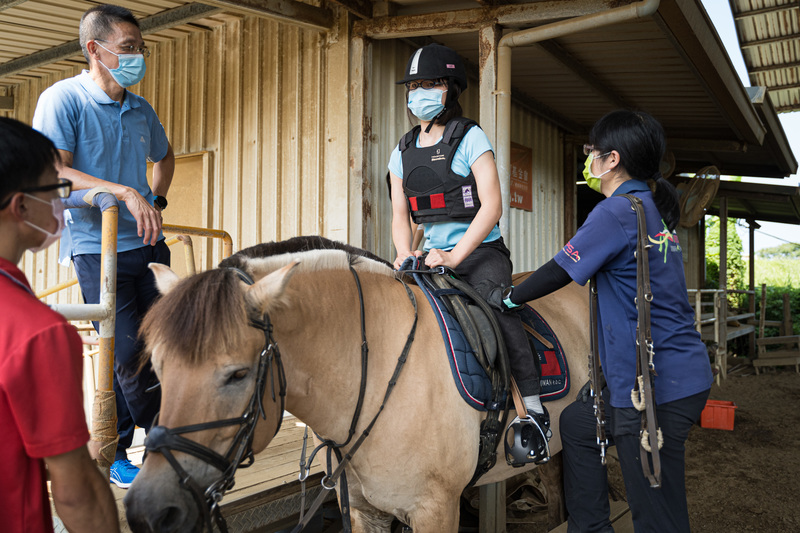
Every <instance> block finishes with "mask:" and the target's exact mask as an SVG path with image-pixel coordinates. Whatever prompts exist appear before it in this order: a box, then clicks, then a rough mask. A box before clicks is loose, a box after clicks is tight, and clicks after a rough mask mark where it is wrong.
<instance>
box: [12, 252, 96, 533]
mask: <svg viewBox="0 0 800 533" xmlns="http://www.w3.org/2000/svg"><path fill="white" fill-rule="evenodd" d="M0 270H2V272H0V461H2V466H0V524H2V527H0V529H2V530H3V531H4V532H6V533H17V532H19V533H39V532H48V533H52V531H53V523H52V518H51V516H50V502H49V500H48V496H47V484H46V482H45V479H46V478H45V464H44V460H43V458H44V457H51V456H55V455H60V454H62V453H66V452H70V451H72V450H75V449H77V448H80V447H81V446H84V445H85V444H86V442H87V441H88V440H89V431H88V429H87V427H86V419H85V415H84V411H83V390H82V388H81V383H82V376H83V361H82V357H83V355H82V346H81V339H80V337H79V336H78V334H77V332H76V331H75V328H73V327H72V326H70V325H69V324H68V323H67V321H66V320H64V317H63V316H61V315H60V314H58V313H56V312H55V311H52V310H51V309H50V308H49V307H47V306H46V305H45V304H43V303H42V302H40V301H39V300H38V299H36V297H35V296H34V295H33V294H32V293H31V292H29V289H30V285H29V284H28V280H27V279H26V278H25V275H24V274H23V273H22V271H20V270H19V268H17V267H16V265H14V264H12V263H11V262H9V261H7V260H5V259H3V258H0ZM9 276H10V277H13V278H14V280H12V279H11V278H10V277H9Z"/></svg>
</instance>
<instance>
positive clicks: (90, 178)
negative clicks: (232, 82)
mask: <svg viewBox="0 0 800 533" xmlns="http://www.w3.org/2000/svg"><path fill="white" fill-rule="evenodd" d="M80 43H81V47H82V49H83V54H84V56H85V57H86V60H87V61H88V63H89V70H88V71H87V70H84V71H83V72H82V73H81V74H79V75H77V76H75V77H73V78H69V79H66V80H62V81H60V82H58V83H56V84H55V85H53V86H52V87H50V88H49V89H47V90H46V91H45V92H44V93H42V95H41V97H40V98H39V102H38V104H37V106H36V112H35V114H34V117H33V126H34V128H36V129H37V130H39V131H41V132H42V133H44V134H45V135H47V136H48V137H49V138H50V139H51V140H52V141H53V143H54V144H55V146H56V148H57V149H58V151H59V153H60V155H61V160H62V162H63V168H61V169H60V175H61V176H62V177H64V178H67V179H69V180H71V181H72V182H73V184H74V188H76V189H89V188H92V187H96V186H104V187H107V188H108V189H109V190H110V191H111V192H112V193H113V194H114V195H115V196H116V197H117V198H118V199H119V200H120V213H119V231H118V246H117V251H118V256H117V268H118V272H117V317H116V318H117V320H116V331H115V353H114V355H115V363H114V374H115V376H114V377H115V379H114V389H115V391H116V397H117V430H118V432H119V435H120V440H119V444H118V446H117V453H116V457H115V461H114V463H113V465H112V467H111V482H112V483H115V484H116V485H117V486H119V487H122V488H127V487H129V486H130V484H131V482H132V481H133V478H134V477H135V476H136V474H137V473H138V468H137V467H135V466H134V465H132V464H131V462H130V461H129V460H128V457H127V449H128V447H129V446H130V445H131V443H132V440H133V431H134V429H135V427H136V426H137V425H138V426H140V427H143V428H145V429H146V430H147V429H149V428H150V426H151V424H152V422H153V418H154V417H155V415H156V413H157V412H158V408H159V404H160V402H161V398H160V393H159V391H158V390H157V389H156V390H150V391H148V389H149V388H151V387H152V386H153V385H155V384H156V383H157V379H156V377H155V374H154V373H153V370H152V368H151V367H150V366H149V365H148V366H147V367H146V368H145V369H144V370H143V371H142V372H141V373H138V364H139V359H138V354H139V352H140V350H141V344H140V342H139V340H138V338H137V333H138V327H139V322H140V319H141V317H142V315H143V314H144V313H145V311H147V309H148V308H149V307H150V304H151V302H152V301H153V299H154V298H155V297H156V295H157V289H156V287H155V282H154V279H153V276H152V274H151V272H150V270H149V269H148V268H147V264H148V263H151V262H157V263H164V264H169V249H168V248H167V246H166V244H165V243H164V236H163V235H162V233H161V210H163V209H164V208H165V207H166V206H167V202H166V195H167V191H168V190H169V186H170V182H171V181H172V174H173V171H174V168H175V156H174V154H173V152H172V148H171V147H170V144H169V141H168V140H167V136H166V133H165V132H164V128H163V126H162V125H161V122H160V121H159V119H158V117H157V116H156V113H155V111H153V108H152V107H151V106H150V104H148V103H147V101H146V100H145V99H144V98H142V97H140V96H137V95H135V94H133V93H132V92H130V91H128V90H127V87H129V86H131V85H134V84H136V83H138V82H139V81H141V79H142V77H143V76H144V72H145V63H144V58H145V57H146V56H149V55H150V52H149V50H148V49H147V47H146V46H145V45H144V41H143V40H142V34H141V31H140V29H139V23H138V21H137V20H136V18H135V17H134V16H133V14H132V13H131V12H130V11H129V10H127V9H125V8H122V7H118V6H111V5H101V6H97V7H93V8H92V9H89V10H88V11H87V12H86V13H84V15H83V17H82V18H81V24H80ZM148 160H150V161H154V162H155V165H154V168H153V187H152V189H151V188H150V186H149V185H148V183H147V175H146V173H147V161H148ZM70 215H71V217H69V218H68V226H67V227H68V230H69V235H70V237H71V243H69V244H70V249H69V254H70V255H71V257H72V261H73V264H74V266H75V271H76V273H77V275H78V280H79V282H80V286H81V291H82V292H83V296H84V299H85V301H86V302H87V303H97V302H99V298H100V240H101V214H100V212H99V210H97V209H73V210H71V212H70ZM65 241H66V240H65ZM65 244H67V243H66V242H64V243H62V248H65V246H64V245H65ZM95 327H97V323H95Z"/></svg>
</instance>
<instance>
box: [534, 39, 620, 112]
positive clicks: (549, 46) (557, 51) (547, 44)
mask: <svg viewBox="0 0 800 533" xmlns="http://www.w3.org/2000/svg"><path fill="white" fill-rule="evenodd" d="M537 44H538V45H539V47H540V48H542V49H544V51H545V52H547V53H548V54H550V55H551V56H552V57H553V58H555V59H556V60H557V61H558V62H559V63H561V64H562V65H564V66H565V67H567V68H568V69H569V70H571V71H572V72H574V73H575V74H576V75H577V76H578V77H579V78H580V79H582V80H583V81H584V82H585V83H586V84H587V85H589V86H590V87H591V88H592V89H594V91H595V92H596V93H598V94H599V95H601V96H602V97H603V98H605V99H606V100H608V101H609V102H611V103H612V104H613V105H614V107H620V108H628V107H631V106H630V104H629V103H628V102H626V101H625V99H624V98H622V97H621V96H619V93H618V92H617V91H614V90H613V89H612V88H611V87H609V86H608V85H606V83H605V82H603V81H602V80H600V79H599V78H598V77H597V75H596V74H595V73H594V72H592V71H591V70H589V69H588V68H587V67H586V66H585V65H584V64H583V63H581V62H580V61H578V60H577V59H575V57H574V56H573V55H572V54H570V53H569V52H567V51H566V50H565V49H564V47H562V46H561V45H560V44H558V42H556V41H555V40H550V41H541V42H539V43H537Z"/></svg>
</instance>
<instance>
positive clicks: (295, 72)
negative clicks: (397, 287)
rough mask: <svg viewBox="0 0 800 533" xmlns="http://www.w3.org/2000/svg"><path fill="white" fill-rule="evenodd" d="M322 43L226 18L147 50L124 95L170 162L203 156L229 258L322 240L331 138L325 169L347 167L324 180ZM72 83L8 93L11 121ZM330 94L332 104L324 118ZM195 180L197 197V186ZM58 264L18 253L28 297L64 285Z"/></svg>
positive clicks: (251, 20)
mask: <svg viewBox="0 0 800 533" xmlns="http://www.w3.org/2000/svg"><path fill="white" fill-rule="evenodd" d="M321 39H322V37H321V36H320V34H319V33H317V32H315V31H307V30H302V29H299V28H297V27H294V26H290V25H284V24H280V23H276V22H271V21H268V20H265V19H261V18H255V17H246V18H238V17H232V18H231V21H230V22H228V23H227V24H225V25H222V26H219V27H217V28H215V29H214V30H213V31H207V32H197V33H193V34H190V35H188V36H184V37H181V38H178V39H177V40H175V41H163V42H158V43H153V44H152V45H151V49H152V50H153V54H152V56H151V57H150V58H149V59H148V60H147V66H148V73H147V76H145V79H144V80H143V81H142V83H141V84H139V85H138V86H135V87H132V90H133V91H134V92H136V93H137V94H141V95H142V96H144V97H145V98H146V99H147V100H148V101H149V102H150V103H151V104H152V105H153V107H154V108H155V110H156V112H157V113H158V115H159V118H160V119H161V121H162V123H163V124H164V127H165V128H166V131H167V135H168V137H169V139H170V142H171V143H172V145H173V148H174V151H175V153H176V154H177V155H180V154H188V153H197V152H203V151H208V152H209V153H210V154H211V156H212V157H211V164H210V174H211V176H210V177H209V178H210V179H209V180H208V181H209V187H208V191H206V193H205V194H208V195H209V196H210V201H209V202H208V205H209V206H210V210H209V211H210V212H209V213H207V219H206V220H207V226H208V227H212V228H218V229H223V230H225V231H227V232H228V233H230V234H231V236H232V238H233V242H234V250H239V249H241V248H244V247H247V246H251V245H253V244H256V243H259V242H264V241H270V240H278V239H286V238H289V237H292V236H296V235H301V234H322V235H326V228H327V227H328V225H326V220H325V200H324V198H323V191H324V188H325V187H329V188H330V189H331V190H337V189H341V190H344V191H345V194H347V191H348V167H347V158H346V154H347V138H346V137H345V138H341V137H340V138H337V139H329V142H328V143H327V144H328V146H326V148H328V149H329V152H331V153H332V154H334V155H332V156H331V158H332V159H333V160H334V161H336V160H337V157H338V156H336V155H335V154H341V153H342V152H343V153H344V154H345V156H344V157H343V158H342V157H338V160H340V161H341V162H342V164H340V165H339V167H338V168H336V169H335V170H334V171H332V172H331V171H329V172H328V175H327V176H323V170H322V169H323V158H324V154H323V146H322V144H323V143H322V139H323V135H324V132H325V121H326V120H327V121H334V122H335V121H344V123H346V122H347V106H346V105H342V104H343V101H342V100H344V101H346V98H347V86H346V84H345V85H344V86H341V87H338V88H336V87H334V88H330V87H327V86H326V85H327V84H326V77H325V75H324V72H325V65H324V62H325V57H326V50H329V49H330V46H328V47H326V46H323V43H322V42H321ZM342 46H345V47H346V46H347V44H346V40H345V41H344V43H343V45H342ZM79 72H80V69H75V70H74V71H67V72H64V73H63V75H53V76H51V77H48V78H43V79H39V80H32V81H30V82H27V83H25V84H21V85H19V86H17V87H16V88H15V91H14V96H15V102H16V105H15V112H14V113H13V114H11V113H9V114H10V115H12V116H15V117H16V118H18V119H19V120H22V121H24V122H27V123H30V122H31V119H32V117H33V112H34V109H35V106H36V102H37V100H38V97H39V95H40V94H41V92H42V91H43V90H44V89H46V88H47V87H49V86H50V85H52V84H53V83H55V82H56V81H58V80H59V79H62V78H66V77H69V76H72V75H75V74H77V73H79ZM336 91H339V93H340V98H339V99H338V100H337V101H335V102H333V103H332V104H333V105H331V106H329V107H326V99H327V97H329V95H330V94H334V95H336V94H337V93H336ZM334 129H335V128H334ZM345 131H346V130H345ZM197 179H198V187H199V186H200V185H201V184H202V183H203V180H202V177H200V176H198V178H197ZM332 196H333V197H334V198H335V195H332ZM346 209H347V206H346V205H341V206H339V207H338V208H336V207H335V206H331V207H330V208H329V211H330V212H331V213H332V217H331V218H332V219H333V222H332V223H331V224H330V225H331V226H334V225H336V220H337V219H338V218H341V217H340V215H337V214H336V212H337V211H341V210H345V211H346ZM167 214H168V213H165V215H167ZM170 222H171V223H177V224H180V223H181V222H180V221H170ZM347 231H348V228H347V227H346V226H345V227H344V228H343V229H339V230H338V231H337V230H334V229H332V230H331V233H333V235H331V234H329V233H328V234H327V235H328V236H331V237H333V238H338V239H340V240H347ZM217 243H218V241H217ZM213 250H214V252H213V253H212V254H211V257H209V258H208V264H206V265H198V267H199V268H205V267H209V266H213V265H214V264H216V263H217V262H218V261H219V260H220V259H221V243H218V244H217V245H216V246H213ZM56 257H57V249H56V246H53V247H52V248H51V249H50V250H48V251H47V252H44V253H40V254H38V255H36V256H34V255H32V254H28V253H26V254H25V257H24V259H23V262H22V265H21V266H22V267H23V270H24V271H25V273H26V275H27V276H28V278H29V279H30V280H31V281H32V283H33V284H34V288H35V289H36V290H41V289H43V288H45V287H49V286H52V285H54V284H55V283H58V282H61V281H64V280H65V279H68V278H70V277H72V273H71V268H70V269H69V270H68V269H65V268H63V267H57V266H56V262H55V259H56ZM78 296H79V294H78V292H77V289H76V290H73V291H71V292H70V293H69V294H68V295H66V294H64V293H62V295H61V296H59V297H55V296H53V297H51V298H50V299H49V300H48V303H56V302H58V303H65V302H66V301H72V302H76V301H78V300H77V298H78Z"/></svg>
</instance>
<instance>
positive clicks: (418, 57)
mask: <svg viewBox="0 0 800 533" xmlns="http://www.w3.org/2000/svg"><path fill="white" fill-rule="evenodd" d="M438 79H445V80H447V86H448V87H453V86H458V89H459V90H458V91H450V90H448V91H447V96H445V100H444V107H445V111H446V110H447V109H450V108H451V107H453V105H454V103H455V105H456V106H457V105H458V95H459V94H460V93H462V92H464V91H465V90H466V89H467V72H466V70H465V69H464V63H463V62H462V61H461V57H460V56H459V55H458V54H457V53H456V52H455V50H453V49H451V48H448V47H446V46H443V45H441V44H436V43H432V44H428V45H425V46H423V47H422V48H418V49H417V50H416V51H415V52H414V53H413V54H412V55H411V57H410V58H409V59H408V64H407V65H406V70H405V76H403V79H401V80H400V81H398V82H397V84H398V85H400V84H404V83H407V82H409V81H415V80H438ZM458 109H459V112H458V114H459V115H460V107H459V108H458ZM445 111H442V113H439V115H438V116H437V117H435V118H434V119H433V120H432V121H431V122H430V123H429V124H428V128H427V129H426V130H425V131H426V132H428V131H430V129H431V126H433V123H434V122H437V120H438V118H439V117H440V116H441V115H442V114H444V113H445Z"/></svg>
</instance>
